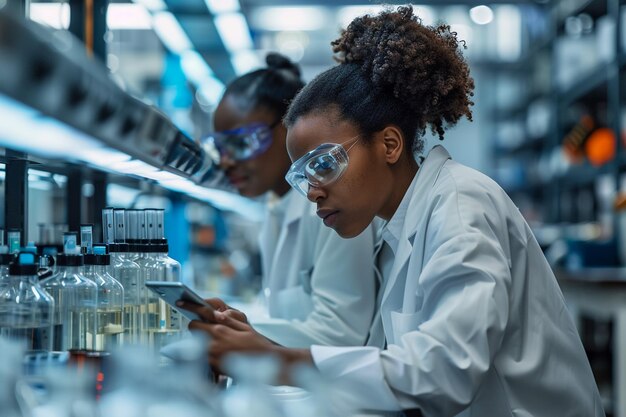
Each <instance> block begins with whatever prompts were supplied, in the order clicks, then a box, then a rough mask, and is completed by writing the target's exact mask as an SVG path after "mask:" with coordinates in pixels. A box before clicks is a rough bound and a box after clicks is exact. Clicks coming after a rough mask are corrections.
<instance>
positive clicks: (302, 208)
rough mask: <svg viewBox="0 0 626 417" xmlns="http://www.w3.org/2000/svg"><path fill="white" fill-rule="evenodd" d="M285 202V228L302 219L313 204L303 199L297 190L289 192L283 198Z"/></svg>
mask: <svg viewBox="0 0 626 417" xmlns="http://www.w3.org/2000/svg"><path fill="white" fill-rule="evenodd" d="M282 200H283V201H284V206H283V207H284V209H285V218H284V221H283V228H286V227H288V226H289V225H291V224H292V223H294V222H296V221H298V220H300V219H301V218H302V213H305V212H306V207H307V206H308V205H310V204H312V203H311V202H310V201H309V200H308V199H306V198H304V197H302V196H301V195H300V194H298V193H297V192H296V191H295V190H293V189H292V190H289V191H287V194H285V195H284V196H283V198H282ZM281 203H282V202H281Z"/></svg>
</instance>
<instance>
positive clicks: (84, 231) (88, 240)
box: [80, 224, 93, 254]
mask: <svg viewBox="0 0 626 417" xmlns="http://www.w3.org/2000/svg"><path fill="white" fill-rule="evenodd" d="M80 248H81V250H82V252H83V253H85V254H88V253H89V254H90V253H92V251H93V250H92V248H93V224H81V225H80Z"/></svg>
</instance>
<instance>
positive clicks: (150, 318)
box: [137, 245, 181, 350]
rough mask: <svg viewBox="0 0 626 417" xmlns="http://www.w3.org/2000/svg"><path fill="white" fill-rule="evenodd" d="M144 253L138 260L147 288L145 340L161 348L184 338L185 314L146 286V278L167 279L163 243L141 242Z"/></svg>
mask: <svg viewBox="0 0 626 417" xmlns="http://www.w3.org/2000/svg"><path fill="white" fill-rule="evenodd" d="M139 246H141V247H142V249H141V252H142V255H141V257H140V258H139V259H137V264H138V265H139V266H140V267H141V287H142V288H143V291H142V294H143V306H142V335H143V338H142V340H143V342H144V343H146V344H147V345H148V346H150V347H152V348H154V349H156V350H158V349H160V348H161V347H163V346H165V345H167V344H169V343H171V342H174V341H176V340H179V339H180V337H181V315H180V313H178V312H177V311H176V310H174V309H173V308H172V307H170V306H169V305H168V304H167V303H166V302H164V301H163V300H161V299H160V298H158V297H157V296H156V294H155V293H154V292H152V291H150V290H148V289H147V288H146V287H145V282H146V281H165V280H166V265H165V264H164V262H162V260H161V259H159V251H160V250H162V248H160V246H161V245H139Z"/></svg>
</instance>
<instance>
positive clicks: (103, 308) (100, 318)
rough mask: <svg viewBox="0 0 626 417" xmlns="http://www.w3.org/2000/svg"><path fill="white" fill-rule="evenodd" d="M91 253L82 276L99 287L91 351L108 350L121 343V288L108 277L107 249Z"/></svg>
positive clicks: (122, 324)
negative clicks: (92, 349)
mask: <svg viewBox="0 0 626 417" xmlns="http://www.w3.org/2000/svg"><path fill="white" fill-rule="evenodd" d="M93 252H94V253H93V254H88V255H85V277H86V278H87V279H89V280H91V281H93V282H94V283H96V285H97V286H98V305H97V310H96V340H95V346H94V350H111V349H112V348H115V347H118V346H121V344H122V335H123V334H124V320H123V310H124V287H122V284H120V283H119V282H118V281H117V280H116V279H115V278H113V277H112V276H111V275H109V272H108V269H109V266H110V264H111V255H108V254H107V253H106V247H105V246H98V245H95V246H93Z"/></svg>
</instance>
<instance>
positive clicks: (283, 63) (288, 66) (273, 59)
mask: <svg viewBox="0 0 626 417" xmlns="http://www.w3.org/2000/svg"><path fill="white" fill-rule="evenodd" d="M265 62H266V63H267V67H268V68H270V69H274V70H284V71H287V72H290V73H291V74H293V75H294V76H295V77H296V78H300V75H301V73H300V68H299V67H298V65H296V64H295V63H293V62H291V60H290V59H289V58H287V57H286V56H284V55H281V54H279V53H276V52H270V53H269V54H267V56H266V57H265Z"/></svg>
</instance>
